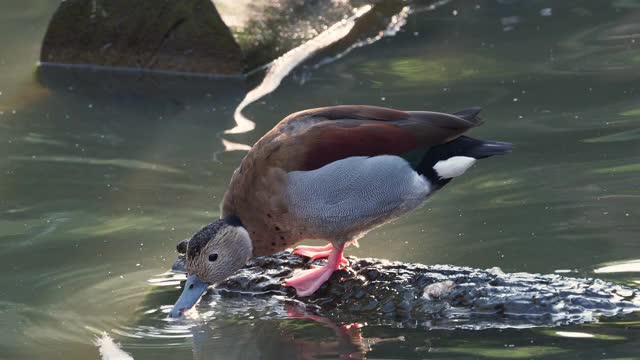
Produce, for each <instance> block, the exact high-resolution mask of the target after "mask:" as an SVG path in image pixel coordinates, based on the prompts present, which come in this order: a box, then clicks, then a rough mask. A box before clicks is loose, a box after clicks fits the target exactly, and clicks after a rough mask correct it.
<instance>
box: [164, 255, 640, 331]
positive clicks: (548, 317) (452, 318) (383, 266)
mask: <svg viewBox="0 0 640 360" xmlns="http://www.w3.org/2000/svg"><path fill="white" fill-rule="evenodd" d="M349 260H350V262H351V266H350V267H349V269H348V270H341V271H336V272H335V273H334V274H333V275H332V276H331V278H330V279H329V281H328V282H327V283H326V284H325V285H323V286H322V287H321V288H320V289H319V290H318V291H317V292H316V293H315V294H313V295H312V296H310V297H305V298H299V297H297V296H296V295H295V291H294V290H293V289H292V288H289V287H284V286H282V285H281V284H282V282H283V280H284V279H285V278H287V277H288V276H290V275H291V274H292V273H293V272H294V271H295V270H298V269H302V268H306V267H308V266H309V265H311V264H320V263H321V262H322V261H314V262H309V261H307V260H306V259H304V258H302V257H299V256H296V255H293V254H291V253H289V252H281V253H277V254H275V255H273V256H269V257H258V258H254V259H252V260H251V261H250V262H249V263H248V264H247V266H246V267H245V268H243V269H242V270H241V271H239V272H238V273H237V274H236V275H234V276H232V277H231V278H229V279H227V280H226V281H225V282H223V283H221V284H220V285H219V286H217V287H216V289H217V290H218V291H219V292H220V293H221V294H222V295H223V296H225V295H224V294H232V293H246V292H251V293H253V294H254V295H252V296H271V295H272V294H279V295H286V297H288V298H291V299H294V300H298V301H302V302H304V303H305V304H307V305H308V306H312V307H316V308H317V309H319V311H320V312H322V313H323V315H326V316H328V317H330V318H332V319H334V320H336V321H342V322H362V321H367V322H369V323H376V322H384V321H396V322H401V323H403V324H405V325H407V324H413V325H412V326H420V324H424V323H425V322H428V323H429V326H430V327H432V328H433V327H444V328H448V327H451V325H450V323H451V322H455V327H458V328H459V327H465V325H464V324H465V323H466V324H468V326H469V327H473V328H483V327H495V326H496V324H502V325H504V326H523V325H531V326H533V325H544V326H548V325H559V324H569V323H580V322H586V321H595V319H596V317H597V316H598V315H604V316H613V315H617V314H621V313H627V312H631V311H636V310H640V290H638V289H634V288H628V287H625V286H621V285H617V284H614V283H610V282H605V281H602V280H599V279H575V278H568V277H563V276H559V275H540V274H528V273H514V274H508V273H504V272H502V271H500V270H499V269H489V270H480V269H472V268H468V267H459V266H451V265H428V266H427V265H419V264H407V263H401V262H389V261H385V260H379V259H369V258H366V259H358V258H354V257H351V258H349ZM183 269H184V263H183V259H178V261H177V262H176V264H174V270H177V271H180V270H183ZM220 290H221V291H220ZM256 294H262V295H256ZM622 294H623V295H622ZM434 322H435V323H434Z"/></svg>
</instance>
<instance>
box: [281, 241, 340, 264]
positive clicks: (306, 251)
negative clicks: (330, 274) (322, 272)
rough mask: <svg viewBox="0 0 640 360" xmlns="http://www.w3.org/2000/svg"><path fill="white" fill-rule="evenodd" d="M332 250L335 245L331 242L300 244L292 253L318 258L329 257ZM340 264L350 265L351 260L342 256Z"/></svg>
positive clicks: (312, 258) (313, 258)
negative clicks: (317, 244)
mask: <svg viewBox="0 0 640 360" xmlns="http://www.w3.org/2000/svg"><path fill="white" fill-rule="evenodd" d="M331 250H333V245H332V244H331V243H329V244H327V245H325V246H306V245H300V246H296V248H295V249H293V251H292V253H293V254H296V255H300V256H305V257H308V258H311V260H316V259H323V258H326V257H329V255H331ZM340 265H342V266H349V260H347V259H345V258H344V256H340Z"/></svg>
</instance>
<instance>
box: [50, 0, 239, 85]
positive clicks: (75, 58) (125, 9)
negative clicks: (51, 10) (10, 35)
mask: <svg viewBox="0 0 640 360" xmlns="http://www.w3.org/2000/svg"><path fill="white" fill-rule="evenodd" d="M40 61H41V62H43V63H54V64H74V65H94V66H106V67H114V68H132V69H138V70H140V69H142V70H159V71H175V72H188V73H206V74H221V75H239V74H241V73H242V72H243V70H244V59H243V55H242V52H241V50H240V47H239V46H238V44H237V43H236V42H235V40H234V38H233V36H232V35H231V32H230V31H229V29H228V28H227V26H226V25H225V24H224V22H223V21H222V19H221V18H220V15H219V14H218V12H217V10H216V8H215V7H214V6H213V4H212V2H211V1H210V0H180V1H166V0H165V1H155V0H154V1H127V0H108V1H107V0H92V1H90V0H66V1H63V2H61V3H60V7H59V8H58V9H57V10H56V12H55V14H54V16H53V18H52V19H51V22H50V23H49V27H48V29H47V33H46V35H45V38H44V42H43V44H42V52H41V55H40Z"/></svg>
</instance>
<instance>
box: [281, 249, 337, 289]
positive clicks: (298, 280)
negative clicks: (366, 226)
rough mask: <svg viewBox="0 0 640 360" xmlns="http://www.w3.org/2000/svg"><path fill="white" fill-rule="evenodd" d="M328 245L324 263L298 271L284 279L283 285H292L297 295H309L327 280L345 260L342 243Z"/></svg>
mask: <svg viewBox="0 0 640 360" xmlns="http://www.w3.org/2000/svg"><path fill="white" fill-rule="evenodd" d="M328 246H330V247H331V248H330V250H328V252H329V253H328V254H327V256H328V259H327V264H326V265H324V266H322V267H315V268H311V269H307V270H301V271H298V272H297V273H296V274H295V275H294V276H293V277H292V278H290V279H288V280H286V281H285V283H284V285H286V286H291V287H294V288H295V289H296V292H297V294H298V296H309V295H311V294H313V293H314V292H315V291H316V290H318V289H319V288H320V286H322V284H324V283H325V282H326V281H327V280H329V278H330V277H331V274H333V272H334V271H336V270H338V269H339V268H340V265H341V262H342V261H343V260H344V261H347V260H346V259H345V258H344V257H343V256H342V254H343V252H344V244H342V245H340V246H339V247H333V246H332V245H331V244H329V245H328ZM309 247H311V246H309ZM309 247H307V248H309ZM325 248H326V247H325ZM322 251H327V250H322ZM347 264H348V261H347Z"/></svg>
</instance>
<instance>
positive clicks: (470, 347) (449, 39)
mask: <svg viewBox="0 0 640 360" xmlns="http://www.w3.org/2000/svg"><path fill="white" fill-rule="evenodd" d="M55 7H56V3H55V2H49V1H44V0H30V1H17V0H9V1H5V2H4V3H3V4H2V11H1V12H0V19H1V20H0V44H2V47H1V48H0V154H1V155H2V156H0V174H2V175H1V176H0V239H1V241H0V263H1V264H2V270H3V271H2V274H1V275H0V332H1V333H2V334H3V335H2V337H1V338H0V358H7V359H37V358H65V359H86V358H97V357H98V356H99V355H98V348H97V347H96V345H94V341H95V339H96V337H99V336H100V335H101V334H102V332H103V331H106V332H107V333H108V334H109V336H111V337H112V338H113V339H115V341H116V342H117V343H120V345H121V348H122V349H123V350H124V351H126V352H127V353H129V354H131V356H132V357H133V358H135V359H144V358H157V359H163V358H167V359H169V358H171V359H173V358H190V357H194V358H207V357H209V358H229V359H233V358H248V359H255V358H264V359H270V358H274V359H275V358H301V359H302V358H335V357H340V356H342V357H346V356H350V357H352V358H364V357H366V358H469V357H473V358H536V357H550V358H558V359H565V358H594V359H596V358H597V359H604V358H607V359H615V358H634V357H637V356H638V355H637V354H638V349H639V348H640V333H639V330H640V316H638V315H633V314H632V315H628V316H624V317H617V318H609V319H602V321H601V322H600V323H597V324H585V325H575V326H567V327H560V328H531V329H489V330H482V331H473V330H447V331H443V330H433V329H431V330H430V329H424V328H421V329H400V328H396V327H394V326H391V325H390V326H381V325H377V326H366V324H363V325H364V326H362V327H360V326H352V327H350V328H349V329H346V328H345V327H342V326H340V324H333V323H331V322H329V321H327V320H326V319H324V318H322V317H318V316H314V315H311V314H308V313H306V312H304V311H302V310H301V309H300V307H299V305H298V304H296V303H291V302H288V301H284V300H283V299H280V298H269V297H267V298H256V299H251V298H246V297H238V298H232V299H228V298H226V297H225V298H224V299H223V298H221V297H219V296H218V295H213V296H211V297H209V298H207V299H206V302H209V303H211V304H212V305H211V306H210V307H207V304H206V303H205V304H201V306H200V307H199V311H201V312H202V313H201V319H200V320H198V319H197V318H195V319H190V320H187V321H182V322H168V321H166V320H165V319H164V317H165V314H164V312H165V311H166V310H167V309H168V307H169V306H170V305H171V304H172V303H173V301H174V300H175V299H176V298H177V296H178V294H179V289H178V288H177V281H178V280H176V279H173V278H172V277H171V276H170V275H163V276H159V274H162V273H164V272H165V271H166V270H167V269H168V268H169V267H170V266H171V264H172V262H173V260H174V258H175V253H174V246H175V244H176V243H177V242H178V241H179V240H181V239H183V238H185V237H188V236H189V235H190V234H191V233H192V232H193V231H194V230H196V229H197V228H199V226H201V225H202V224H204V223H207V222H209V221H210V220H211V219H213V218H215V217H217V216H218V203H219V201H220V199H221V197H222V195H223V193H224V190H225V187H226V184H227V182H228V179H229V177H230V175H231V172H232V171H233V169H234V168H235V167H236V166H237V165H238V163H239V162H240V160H241V159H242V157H243V155H244V152H243V151H242V150H237V151H225V150H229V149H233V148H234V147H231V148H229V146H228V144H229V142H231V143H236V144H245V145H246V144H252V143H253V142H255V141H256V140H257V139H258V138H259V137H260V136H261V135H262V134H264V133H265V132H266V131H267V130H268V129H269V128H270V127H271V126H273V125H274V124H275V123H276V122H277V121H278V120H280V119H281V118H282V117H284V116H285V115H287V114H289V113H291V112H293V111H296V110H300V109H304V108H309V107H315V106H324V105H332V104H348V103H362V104H375V105H383V106H390V107H397V108H401V109H430V110H440V111H456V110H459V109H462V108H464V107H468V106H471V105H481V106H483V107H484V108H485V110H484V112H483V114H484V118H485V119H486V123H485V125H484V126H483V127H481V128H479V129H477V130H474V132H473V134H474V135H475V136H477V137H481V138H487V139H495V140H504V141H510V142H513V143H515V144H516V146H517V149H516V151H515V152H514V153H513V154H510V155H509V156H506V157H501V158H499V159H490V160H487V161H483V162H482V163H481V164H479V166H477V167H476V168H474V169H473V170H472V171H470V173H468V174H467V175H465V176H464V178H461V179H457V180H456V181H455V183H453V184H452V185H451V186H449V187H448V188H447V189H446V191H443V192H442V193H440V194H438V195H437V196H436V197H434V198H433V199H432V200H431V201H430V202H429V203H428V204H427V205H426V206H425V207H424V208H422V209H421V210H419V211H416V212H414V213H412V214H410V215H408V216H406V217H404V218H402V219H400V220H398V221H396V222H394V223H392V224H389V225H387V226H384V227H382V228H379V229H377V230H376V231H374V232H372V233H371V234H369V235H368V236H367V237H366V238H365V239H363V240H362V241H361V245H362V246H361V247H360V248H359V249H354V248H350V249H349V254H351V255H356V256H373V257H381V258H388V259H392V260H402V261H407V262H420V263H427V264H430V263H450V264H457V265H467V266H473V267H480V268H490V267H494V266H499V267H500V268H502V269H503V270H504V271H507V272H510V271H523V272H542V273H552V272H556V271H559V272H563V273H567V274H568V275H570V276H579V277H594V276H596V277H599V278H603V279H607V280H613V281H617V282H621V283H625V284H628V285H632V286H638V283H639V282H640V277H638V271H639V269H638V266H637V259H639V258H640V243H639V242H638V241H637V234H638V233H640V225H639V224H640V222H639V221H638V216H640V187H639V186H638V184H640V127H639V125H638V124H639V121H640V101H639V100H640V99H639V98H638V93H637V91H638V89H637V84H638V81H639V80H640V79H639V78H640V71H639V70H640V48H639V47H638V46H640V27H639V26H638V25H637V24H638V20H640V2H638V1H634V0H617V1H602V0H591V1H587V0H584V1H577V2H557V1H555V2H554V1H527V2H525V1H488V0H487V1H475V2H468V1H453V2H450V3H449V4H445V5H444V6H442V7H440V8H438V9H436V10H435V11H424V12H417V13H413V14H410V15H409V17H408V18H407V24H406V25H405V26H404V27H403V29H402V31H400V32H398V33H397V34H396V35H395V36H393V37H386V38H383V39H381V40H380V41H377V42H375V43H373V44H371V45H368V46H364V47H360V48H356V49H353V50H352V51H351V52H350V53H348V54H347V55H345V56H344V57H342V58H340V59H337V60H336V61H334V62H330V63H326V64H324V65H323V66H320V67H317V68H316V67H313V66H306V67H305V68H304V69H302V70H300V69H298V70H294V72H293V73H292V74H291V75H289V76H288V77H286V78H284V80H283V81H282V83H281V84H280V86H279V87H278V88H277V89H276V90H275V91H274V92H273V93H271V94H270V95H267V96H266V97H264V98H262V99H260V100H258V101H257V102H255V103H253V104H250V105H248V106H247V107H246V109H245V110H244V111H243V114H244V115H245V116H246V117H247V118H249V119H251V120H253V121H254V122H255V123H256V127H255V129H254V130H253V131H250V132H245V133H238V134H233V133H232V134H224V131H225V130H229V129H233V128H234V127H235V126H236V123H235V121H234V116H233V115H234V110H235V108H236V106H237V105H238V104H239V103H240V102H241V101H242V99H243V98H244V95H245V94H246V92H247V91H248V90H250V89H251V86H248V85H246V84H245V83H244V82H242V81H241V80H234V79H226V80H212V79H197V80H189V79H177V80H168V81H167V80H162V79H156V78H148V77H142V78H135V77H134V80H133V81H132V80H130V79H129V80H127V81H131V82H132V85H131V86H128V87H126V90H122V87H118V83H119V82H121V81H120V78H117V79H116V80H113V79H111V80H109V79H108V78H107V79H105V77H104V76H103V75H101V74H93V75H91V76H88V75H82V74H78V73H71V74H66V75H65V74H62V75H60V74H58V75H57V76H56V75H53V76H48V77H47V76H42V75H39V78H40V79H43V80H42V82H43V83H45V84H46V86H43V85H41V84H40V82H38V81H37V80H36V76H34V72H35V63H36V61H37V57H38V51H39V45H40V41H41V38H42V36H43V34H44V31H45V29H46V25H47V21H48V19H49V17H50V16H51V14H52V13H53V11H54V10H55ZM311 65H313V64H311ZM253 85H255V84H253ZM223 139H224V140H225V141H226V142H227V143H226V145H225V143H223V141H222V140H223ZM225 146H226V147H225ZM236 148H237V149H242V148H243V147H242V146H238V147H236ZM633 260H636V262H635V263H634V262H633ZM610 262H623V263H622V264H617V266H613V267H605V266H609V265H611V264H609V263H610ZM203 319H207V320H206V321H204V320H203Z"/></svg>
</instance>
